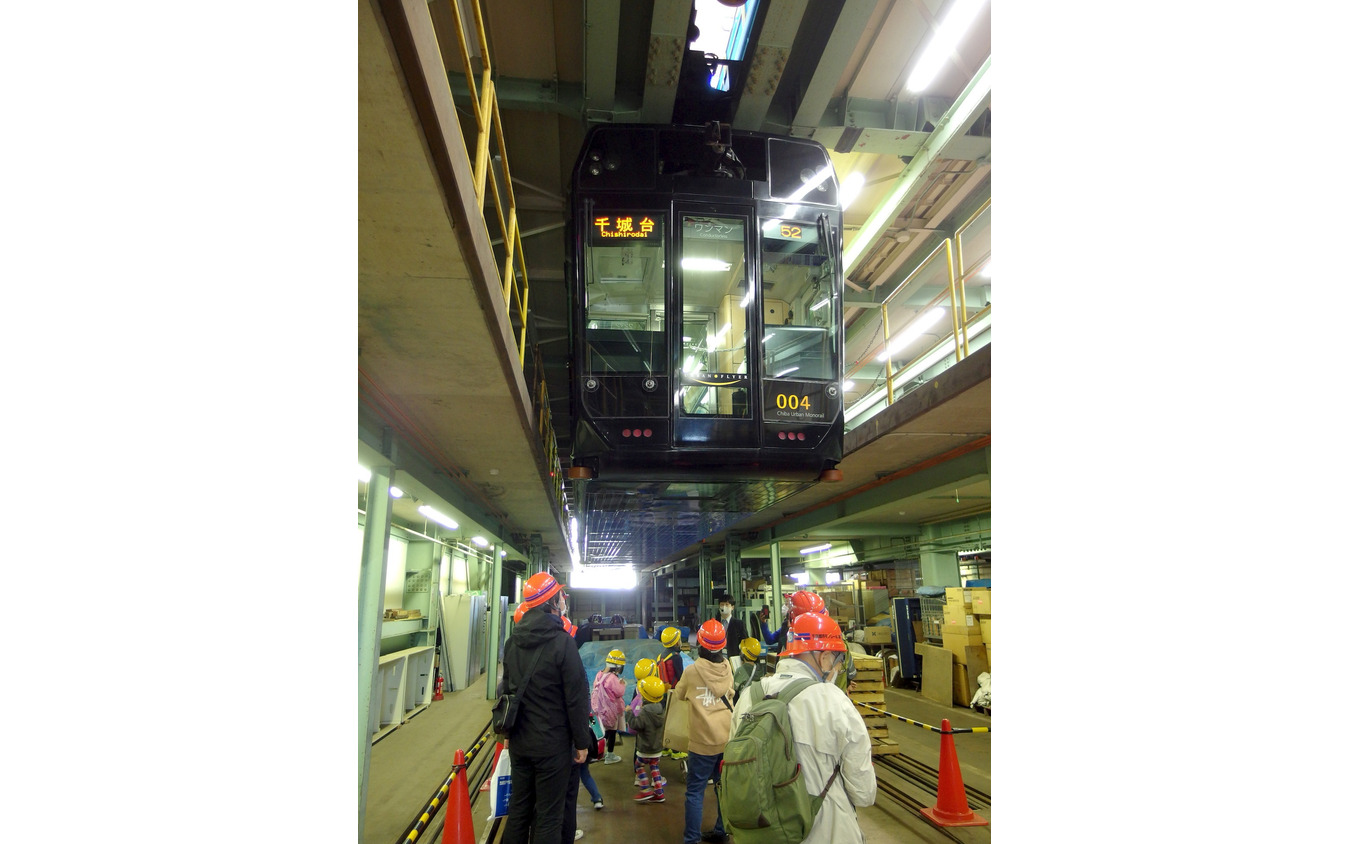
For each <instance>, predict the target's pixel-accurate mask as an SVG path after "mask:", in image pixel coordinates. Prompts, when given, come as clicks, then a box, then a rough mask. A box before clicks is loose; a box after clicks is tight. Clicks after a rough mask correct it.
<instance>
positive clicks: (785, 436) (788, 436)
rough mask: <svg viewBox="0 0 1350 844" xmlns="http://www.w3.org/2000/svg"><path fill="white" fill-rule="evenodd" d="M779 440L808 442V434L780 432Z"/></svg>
mask: <svg viewBox="0 0 1350 844" xmlns="http://www.w3.org/2000/svg"><path fill="white" fill-rule="evenodd" d="M778 439H780V440H801V441H802V442H806V434H803V433H802V432H800V431H779V432H778Z"/></svg>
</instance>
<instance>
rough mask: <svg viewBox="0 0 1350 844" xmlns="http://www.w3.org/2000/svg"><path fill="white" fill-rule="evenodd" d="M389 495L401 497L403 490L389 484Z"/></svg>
mask: <svg viewBox="0 0 1350 844" xmlns="http://www.w3.org/2000/svg"><path fill="white" fill-rule="evenodd" d="M389 497H390V498H402V497H403V490H401V489H399V488H398V487H396V486H391V487H389Z"/></svg>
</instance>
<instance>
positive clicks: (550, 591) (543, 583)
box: [520, 571, 562, 610]
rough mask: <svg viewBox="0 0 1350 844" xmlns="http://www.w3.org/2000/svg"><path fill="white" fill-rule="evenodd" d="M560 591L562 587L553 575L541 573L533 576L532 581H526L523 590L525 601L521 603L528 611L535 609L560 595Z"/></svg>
mask: <svg viewBox="0 0 1350 844" xmlns="http://www.w3.org/2000/svg"><path fill="white" fill-rule="evenodd" d="M560 589H562V587H561V586H560V585H558V581H556V580H554V579H553V575H551V574H549V573H548V572H546V571H541V572H539V573H538V574H534V575H531V576H530V579H529V580H527V581H525V588H524V589H522V590H521V594H522V596H523V599H522V600H521V602H520V603H521V605H522V606H524V607H525V609H527V610H531V609H534V608H535V607H537V606H539V605H540V604H543V603H545V602H547V601H548V599H549V598H552V597H553V596H554V595H556V594H558V591H559V590H560Z"/></svg>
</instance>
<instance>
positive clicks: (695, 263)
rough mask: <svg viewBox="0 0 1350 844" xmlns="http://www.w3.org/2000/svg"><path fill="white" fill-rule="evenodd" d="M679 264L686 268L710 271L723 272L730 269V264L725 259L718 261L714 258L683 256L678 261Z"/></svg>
mask: <svg viewBox="0 0 1350 844" xmlns="http://www.w3.org/2000/svg"><path fill="white" fill-rule="evenodd" d="M680 266H681V267H683V268H684V269H686V270H708V271H710V272H724V271H726V270H729V269H731V265H730V264H728V263H727V262H726V261H719V260H717V259H716V258H684V259H682V260H681V261H680Z"/></svg>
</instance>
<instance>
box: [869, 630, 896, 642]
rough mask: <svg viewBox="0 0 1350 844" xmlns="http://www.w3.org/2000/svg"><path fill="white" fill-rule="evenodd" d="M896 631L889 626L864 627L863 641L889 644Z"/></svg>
mask: <svg viewBox="0 0 1350 844" xmlns="http://www.w3.org/2000/svg"><path fill="white" fill-rule="evenodd" d="M894 632H895V631H893V630H891V628H889V627H864V628H863V640H862V643H863V644H864V645H889V644H890V643H891V638H892V634H893V633H894Z"/></svg>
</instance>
